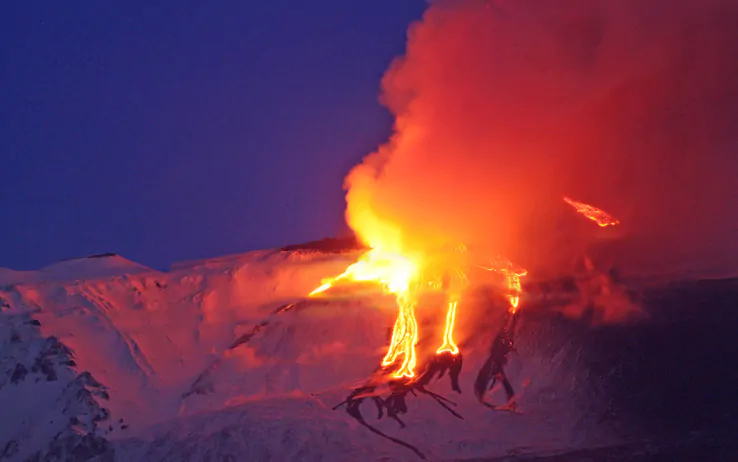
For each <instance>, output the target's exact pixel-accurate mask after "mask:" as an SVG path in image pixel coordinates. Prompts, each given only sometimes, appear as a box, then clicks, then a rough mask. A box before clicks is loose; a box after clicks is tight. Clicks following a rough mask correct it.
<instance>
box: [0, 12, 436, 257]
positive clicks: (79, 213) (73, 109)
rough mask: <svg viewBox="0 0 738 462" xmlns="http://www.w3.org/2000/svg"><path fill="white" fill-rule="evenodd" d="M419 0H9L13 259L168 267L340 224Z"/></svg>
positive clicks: (7, 169) (7, 194)
mask: <svg viewBox="0 0 738 462" xmlns="http://www.w3.org/2000/svg"><path fill="white" fill-rule="evenodd" d="M425 7H426V3H425V1H423V0H401V1H397V0H374V1H372V2H347V1H346V0H318V1H313V2H305V1H297V0H270V1H268V2H243V1H235V0H227V1H222V2H216V3H215V4H213V3H207V2H205V3H203V2H192V1H186V0H185V1H176V2H175V1H170V0H167V1H158V2H140V1H134V2H123V3H118V4H116V5H111V4H110V3H109V2H99V1H88V0H84V1H83V0H80V1H76V2H72V4H68V5H64V6H63V5H61V4H60V2H54V1H48V0H47V1H36V2H10V3H9V4H8V5H4V6H3V11H2V14H1V15H0V35H1V37H2V42H3V43H4V44H5V46H4V47H2V49H1V50H0V57H1V58H0V59H1V60H2V63H3V66H2V69H1V70H0V117H1V120H0V153H2V172H3V176H2V182H0V208H1V209H2V211H3V215H2V217H3V223H2V226H1V227H0V243H1V244H0V267H10V268H14V269H35V268H38V267H41V266H44V265H46V264H49V263H51V262H53V261H55V260H58V259H62V258H68V257H73V256H81V255H85V254H90V253H98V252H117V253H120V254H121V255H123V256H125V257H127V258H129V259H132V260H134V261H138V262H140V263H143V264H146V265H149V266H152V267H155V268H165V267H167V266H168V264H169V263H171V262H172V261H175V260H182V259H190V258H201V257H209V256H218V255H221V254H227V253H233V252H242V251H246V250H250V249H256V248H265V247H270V246H277V245H281V244H288V243H294V242H299V241H302V240H309V239H314V238H320V237H323V236H325V235H331V234H335V233H336V232H337V231H339V230H341V229H342V228H343V226H344V225H343V211H344V197H343V191H342V182H343V178H344V176H345V174H346V173H347V172H348V170H349V169H350V167H351V166H352V165H354V164H355V163H357V162H358V161H360V159H361V158H362V157H363V156H364V155H365V154H367V153H368V152H371V151H372V150H373V149H374V148H376V146H377V145H378V144H380V143H382V142H383V141H385V140H386V139H387V136H388V134H389V131H390V126H391V122H392V119H391V116H390V115H389V113H388V112H387V110H386V109H384V108H383V107H381V106H380V104H379V102H378V99H377V98H378V96H377V95H378V92H379V82H380V79H381V76H382V74H383V73H384V71H385V70H386V69H387V67H388V65H389V63H390V62H391V60H392V58H394V57H395V56H397V55H399V54H401V53H402V52H403V51H404V46H405V38H406V29H407V26H408V24H409V23H410V22H411V21H414V20H416V19H419V18H420V17H421V15H422V12H423V10H424V8H425Z"/></svg>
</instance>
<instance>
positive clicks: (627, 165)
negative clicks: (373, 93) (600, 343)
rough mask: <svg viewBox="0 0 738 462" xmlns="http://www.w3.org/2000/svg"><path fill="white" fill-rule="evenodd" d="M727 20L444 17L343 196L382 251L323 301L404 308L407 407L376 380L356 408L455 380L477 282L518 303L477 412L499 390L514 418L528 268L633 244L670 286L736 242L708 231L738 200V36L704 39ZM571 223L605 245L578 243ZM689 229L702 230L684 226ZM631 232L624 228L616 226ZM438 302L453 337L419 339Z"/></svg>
mask: <svg viewBox="0 0 738 462" xmlns="http://www.w3.org/2000/svg"><path fill="white" fill-rule="evenodd" d="M722 14H726V15H727V17H733V18H735V17H736V12H735V10H734V9H731V8H729V7H728V3H727V2H722V1H710V2H702V1H696V0H679V1H676V2H672V1H669V2H666V1H652V2H635V1H629V0H626V1H611V0H600V1H584V0H566V1H563V2H557V3H556V4H553V3H551V2H542V1H534V0H527V1H520V2H507V1H494V0H492V1H471V0H469V1H436V2H432V5H431V7H430V8H429V9H428V10H427V12H426V13H425V15H424V17H423V20H422V21H420V22H419V23H417V24H414V25H413V26H412V27H411V28H410V30H409V33H408V42H407V51H406V54H405V56H403V57H401V58H398V59H397V60H396V61H395V62H394V63H393V64H392V66H391V67H390V69H389V70H388V71H387V73H386V74H385V76H384V78H383V80H382V90H383V92H382V101H383V102H384V104H385V105H386V106H387V107H388V108H389V109H390V111H391V112H392V113H393V115H394V116H395V126H394V133H393V135H392V137H391V138H390V140H389V141H388V142H387V143H386V144H384V145H382V146H381V147H380V148H379V149H378V150H377V151H376V152H375V153H372V154H370V155H368V156H367V157H366V158H365V159H364V160H363V162H362V163H361V164H360V165H358V166H356V167H355V168H354V169H353V170H352V171H351V172H350V173H349V175H348V177H347V178H346V181H345V187H346V190H347V194H346V202H347V209H346V220H347V222H348V224H349V226H350V227H351V228H352V229H353V231H354V232H355V233H356V235H357V237H358V238H359V240H360V241H361V242H363V243H364V244H366V245H367V247H368V248H369V249H370V250H368V251H367V252H366V253H364V254H363V255H362V256H361V257H360V258H359V259H358V261H357V262H355V263H354V264H352V265H350V266H349V267H348V268H347V269H346V270H345V271H344V272H343V273H342V274H339V275H337V276H334V277H331V278H328V279H326V280H324V281H323V284H322V285H321V286H320V287H318V288H316V289H315V290H314V291H313V292H312V293H311V294H310V295H311V296H325V295H326V294H327V292H328V291H329V289H331V288H332V287H334V286H335V285H337V284H340V283H341V282H342V281H364V282H374V283H377V284H379V285H380V286H381V287H382V288H383V290H384V291H385V292H386V293H389V294H393V295H394V296H395V299H396V302H397V309H398V313H397V318H396V322H395V324H394V328H393V330H392V335H391V340H390V343H389V346H388V349H387V352H386V355H385V356H384V358H383V359H382V361H381V366H380V370H381V371H382V374H383V375H386V374H390V373H391V374H392V378H393V380H394V382H392V381H390V384H392V383H394V384H395V385H394V387H395V388H394V389H393V391H391V395H390V399H389V401H382V400H381V399H379V398H377V396H376V394H375V393H376V392H375V389H376V388H377V386H378V384H379V382H377V380H376V379H372V380H370V382H369V383H368V384H367V385H365V386H363V387H360V388H358V389H357V390H355V391H354V393H353V394H352V395H351V396H350V398H349V401H351V402H354V401H355V400H356V399H361V398H363V397H366V396H369V395H372V396H374V397H375V399H379V402H381V403H383V404H384V405H387V404H388V403H389V402H400V403H402V402H404V401H402V400H399V401H397V400H396V399H394V398H398V397H400V396H401V397H402V398H403V399H404V396H405V394H406V393H407V392H408V391H410V390H413V386H420V387H421V390H422V386H423V385H424V384H425V383H427V380H428V377H429V375H428V374H430V375H431V376H432V375H433V374H435V373H436V372H437V370H439V368H440V369H443V370H445V369H453V368H454V367H457V368H460V367H461V354H462V351H461V350H462V349H460V347H459V342H460V337H459V333H457V332H455V329H454V327H455V324H456V320H457V319H458V317H459V316H464V298H463V292H464V290H465V289H466V288H467V287H468V286H469V285H474V284H476V283H477V282H476V280H475V277H470V271H473V270H474V269H482V270H487V271H489V272H493V273H496V274H499V275H500V276H501V277H502V281H503V282H504V285H505V289H504V290H505V293H506V295H505V296H506V297H507V299H508V302H509V316H508V320H507V321H506V322H505V326H504V328H503V329H502V331H501V332H500V333H499V334H498V335H497V337H496V338H495V341H494V342H493V343H494V344H493V347H492V350H491V353H490V359H489V361H488V364H486V365H485V367H484V369H483V371H480V375H479V377H478V379H477V385H476V392H477V396H478V397H479V399H480V401H483V395H484V393H485V391H486V390H487V389H488V385H487V382H488V381H489V380H491V379H492V378H494V380H498V379H499V380H501V381H503V382H504V384H505V390H506V391H507V394H508V401H509V403H508V404H510V402H512V401H514V392H513V391H512V386H511V385H510V384H509V382H508V381H507V379H506V378H505V376H504V371H503V366H504V364H505V363H506V358H507V353H509V352H510V351H511V349H512V338H513V330H514V328H515V320H516V319H517V318H516V315H517V313H518V310H519V308H520V305H521V294H522V283H521V278H523V277H524V276H526V275H527V274H528V270H526V269H523V268H528V269H530V270H531V274H536V275H541V277H550V276H551V275H554V274H561V273H562V272H569V271H570V270H571V267H572V266H573V264H574V262H575V261H577V260H578V259H579V258H581V256H582V254H584V253H586V252H587V249H588V247H589V246H590V245H591V244H593V243H595V242H597V241H601V240H602V239H611V240H612V239H614V238H621V237H623V234H615V235H613V234H608V233H609V231H608V230H609V229H611V228H613V227H617V229H620V228H622V227H623V226H624V227H626V228H627V229H626V230H625V231H626V235H628V236H634V237H636V239H638V240H643V239H646V240H648V242H650V244H649V245H648V246H647V247H642V246H639V247H638V248H629V247H625V248H624V251H623V252H621V253H620V254H619V255H618V257H619V261H617V265H619V266H620V268H621V269H622V270H624V271H626V272H627V271H631V272H638V271H639V270H643V269H644V267H645V266H646V265H652V267H651V268H649V270H651V271H669V265H673V264H674V262H675V261H679V260H680V259H679V258H676V259H675V258H673V256H674V253H675V251H676V250H677V248H678V247H679V246H683V245H685V244H687V245H688V247H689V248H690V249H691V252H690V253H689V255H687V254H682V258H681V263H682V264H685V263H689V264H692V265H695V266H702V267H707V266H709V265H710V264H712V262H714V256H715V255H716V251H715V249H714V248H711V247H710V246H709V244H708V243H709V241H710V240H711V239H707V238H706V236H705V234H704V233H705V232H707V229H709V230H710V231H709V232H712V233H718V234H720V233H722V230H724V229H725V226H719V227H715V226H705V225H706V224H715V223H717V222H719V221H720V220H719V218H717V217H719V216H720V214H719V212H718V211H719V209H720V208H721V207H725V206H727V205H729V204H735V197H736V194H735V193H734V192H733V193H731V188H732V187H731V186H730V185H731V181H730V179H729V177H730V175H728V174H727V173H726V172H728V171H733V172H734V171H735V169H734V168H733V169H730V168H728V169H726V168H722V169H721V166H723V167H725V166H728V165H730V166H731V167H733V166H734V165H735V164H734V161H732V160H728V158H727V157H725V155H724V152H725V150H724V143H725V140H726V139H729V138H728V137H729V136H731V130H732V128H731V127H732V125H733V124H732V123H730V122H729V120H735V119H731V118H730V114H731V113H730V112H729V108H734V106H730V107H729V106H728V104H726V103H725V102H726V101H730V102H732V103H735V102H736V101H738V91H737V90H736V86H735V85H734V84H733V83H732V82H733V79H732V75H733V71H735V70H736V69H735V66H736V65H735V62H736V61H733V62H730V63H729V62H726V61H723V60H721V59H720V56H724V55H725V52H727V53H730V52H733V53H735V51H737V50H738V48H736V47H737V46H738V45H736V44H738V40H736V39H738V36H737V34H738V33H737V32H736V31H735V30H734V28H732V29H731V28H728V27H724V28H723V27H719V28H716V29H712V30H711V31H707V30H703V29H701V28H699V24H700V23H699V21H701V20H702V19H701V18H705V17H710V18H715V17H716V15H722ZM725 21H727V19H725V20H722V21H719V23H720V24H727V22H725ZM687 40H688V41H689V42H688V43H689V46H684V45H685V43H687V42H685V41H687ZM697 50H719V51H720V52H721V53H718V52H717V51H715V52H705V53H700V52H697ZM692 60H696V61H697V62H698V63H699V66H692V65H688V63H690V62H692ZM706 77H709V78H706ZM716 101H720V104H717V105H716V104H714V103H715V102H716ZM675 108H678V109H675ZM706 120H709V121H710V122H709V123H707V122H705V121H706ZM697 153H699V154H700V155H699V156H698V155H697ZM696 159H700V160H699V161H697V160H696ZM708 176H709V177H710V178H711V181H710V184H709V185H706V184H705V183H704V181H703V180H704V178H706V177H708ZM570 197H577V198H585V199H586V200H587V201H588V202H589V201H591V202H592V203H596V204H597V205H596V206H595V205H592V204H591V203H588V202H584V201H582V200H579V199H577V200H574V199H571V198H570ZM562 198H563V201H562ZM716 198H718V199H716ZM600 204H602V205H603V206H604V208H605V209H607V210H612V211H613V215H611V214H610V213H608V212H605V211H604V210H603V209H600V208H599V206H600ZM572 209H573V211H572ZM573 212H576V213H578V214H581V215H582V216H584V217H586V218H587V219H589V220H591V221H592V222H594V223H596V224H597V225H598V227H599V228H601V230H600V231H599V232H598V233H595V232H594V231H593V230H592V229H591V228H589V227H588V228H583V227H582V226H581V225H580V224H579V222H578V221H575V220H572V219H571V216H573V215H574V213H573ZM694 216H699V217H700V219H701V222H702V223H701V224H700V225H699V226H697V225H696V224H695V221H694V220H690V219H688V217H694ZM615 217H618V218H615ZM621 219H622V220H623V223H626V224H625V225H623V226H617V225H619V224H620V223H621V222H620V220H621ZM729 226H731V227H732V226H735V222H734V221H732V222H731V223H730V225H729ZM608 236H610V237H608ZM657 236H658V242H656V241H653V239H654V238H655V237H657ZM714 237H717V234H714ZM495 255H497V256H498V257H495V258H493V260H492V262H491V263H485V262H489V261H490V257H491V256H495ZM500 255H504V256H505V257H500ZM644 256H645V258H644ZM586 258H587V261H588V262H590V263H589V264H588V265H589V266H588V268H589V270H590V271H592V270H593V267H592V265H591V260H589V257H586ZM513 262H515V263H513ZM519 265H521V266H519ZM476 279H478V278H476ZM605 286H606V284H605V285H603V288H602V290H603V291H605V292H608V291H609V289H608V288H607V287H605ZM433 290H435V291H441V292H443V293H445V294H446V300H447V307H446V310H445V317H444V319H443V322H440V323H439V324H442V325H443V326H444V327H443V330H442V332H421V330H420V328H419V324H418V320H417V319H416V312H417V311H418V310H424V309H426V308H425V307H424V306H420V305H419V300H420V299H421V296H422V293H424V292H427V291H433ZM616 318H618V316H610V319H616ZM620 318H622V316H620ZM461 334H462V335H469V334H470V333H469V332H463V333H461ZM424 335H435V336H438V337H439V338H440V339H441V340H440V345H439V346H438V348H437V349H436V350H435V351H434V354H435V357H433V355H430V356H429V355H428V352H418V351H416V347H417V345H418V341H419V338H420V337H422V336H424ZM461 341H463V339H462V340H461ZM420 358H426V359H424V360H421V359H420ZM439 364H440V366H439ZM454 364H457V366H453V365H454ZM419 368H425V369H424V370H425V371H426V372H420V371H419ZM452 380H453V378H452ZM494 380H493V383H494ZM398 383H399V384H400V385H397V384H398ZM391 386H392V385H391ZM398 387H399V388H398ZM455 388H456V387H455ZM439 402H441V403H443V402H442V401H439ZM357 406H358V405H357ZM444 406H445V404H444ZM351 409H352V412H355V411H356V410H357V409H358V407H354V408H351ZM404 409H405V407H404V405H399V407H395V408H392V406H390V408H389V413H390V415H393V416H394V417H397V414H398V413H400V412H403V410H404Z"/></svg>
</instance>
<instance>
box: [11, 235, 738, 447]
mask: <svg viewBox="0 0 738 462" xmlns="http://www.w3.org/2000/svg"><path fill="white" fill-rule="evenodd" d="M355 257H356V252H355V251H353V250H352V251H349V252H323V251H320V250H315V249H309V250H308V251H302V250H300V249H299V248H296V249H289V250H276V251H262V252H253V253H249V254H243V255H234V256H228V257H222V258H218V259H212V260H206V261H199V262H188V263H182V264H179V265H175V266H173V268H172V270H171V271H170V272H166V273H162V272H156V271H150V270H145V271H144V270H140V268H138V269H137V270H136V271H134V272H133V273H131V274H125V273H124V274H119V273H115V272H113V273H109V272H106V271H107V270H108V269H109V268H110V266H111V265H104V268H103V269H104V270H105V271H102V275H101V276H100V277H97V276H94V275H92V276H91V277H90V278H89V279H83V280H80V279H76V278H71V279H69V278H65V279H57V280H39V281H37V282H34V283H17V284H14V285H10V286H4V287H3V288H2V289H1V290H0V307H1V308H2V310H1V311H0V341H1V342H2V356H1V357H0V366H1V367H2V369H0V371H1V372H2V375H0V405H2V406H3V409H10V410H12V415H13V416H14V418H13V419H7V420H5V421H4V422H3V423H2V424H0V460H27V459H28V458H29V457H30V458H31V459H30V460H33V457H35V458H36V459H35V460H93V459H94V460H117V461H141V460H153V461H158V460H192V461H204V460H256V459H258V460H270V459H272V460H287V459H290V460H297V459H299V460H325V459H329V460H335V459H345V460H348V459H351V460H380V459H381V460H408V459H413V458H417V455H415V454H413V452H411V451H410V450H409V449H408V448H407V447H403V446H402V445H399V444H395V443H393V442H391V441H389V440H387V439H384V438H381V437H380V436H378V435H376V434H374V433H372V432H370V431H369V430H368V429H367V428H366V427H364V426H362V425H360V424H359V423H358V422H357V421H356V420H354V419H353V418H352V417H351V416H349V415H348V414H347V413H346V410H345V408H338V409H336V410H333V409H332V408H333V407H334V406H335V405H337V404H338V403H340V402H341V401H343V400H344V399H345V398H346V395H347V394H348V393H349V392H350V390H351V388H353V387H355V386H357V385H360V384H361V383H363V382H364V381H365V380H366V379H367V378H368V377H369V376H370V375H371V374H372V373H373V371H375V369H376V367H377V365H378V364H379V362H380V360H381V358H382V356H383V355H384V353H385V351H386V350H385V349H386V345H387V342H388V335H389V334H390V329H391V326H392V323H393V322H394V317H395V315H396V306H395V302H394V300H393V299H392V298H391V297H387V296H385V295H383V294H381V293H378V292H377V291H372V290H362V291H361V292H355V293H354V292H351V293H347V294H345V295H344V296H341V297H338V296H337V297H334V298H332V299H305V294H306V293H308V292H309V291H310V290H312V289H313V288H314V287H316V286H317V285H318V284H319V283H320V280H321V278H323V277H325V276H327V275H331V274H335V273H336V272H338V271H341V270H342V269H343V268H344V267H345V266H346V265H347V264H348V263H350V262H351V261H353V259H354V258H355ZM106 258H108V257H106ZM84 266H86V265H84ZM112 266H113V267H120V265H112ZM125 267H130V265H127V264H126V265H125ZM139 270H140V271H139ZM653 297H654V298H653V299H654V300H662V299H663V294H662V295H655V296H653ZM660 297H661V298H660ZM696 300H699V298H696ZM436 302H437V301H434V300H432V299H428V300H424V301H423V303H422V304H421V305H422V307H421V308H419V310H418V320H419V323H420V330H421V333H422V335H421V338H420V343H419V345H418V351H419V353H420V354H421V356H422V355H425V354H429V352H432V351H435V348H436V347H437V345H436V343H437V341H438V335H440V332H442V326H439V325H438V320H439V319H442V316H441V317H440V318H439V316H438V310H437V309H436V308H434V306H435V305H436V304H437V303H436ZM550 303H551V302H546V301H545V300H541V301H539V302H535V301H533V299H531V300H528V301H527V302H526V304H525V305H524V306H525V308H524V311H523V317H522V318H521V320H520V323H519V325H518V331H517V334H516V347H517V353H516V354H513V356H512V358H511V362H510V365H509V366H508V367H507V372H508V376H509V378H510V380H511V382H512V383H513V385H514V387H515V388H516V389H517V391H518V394H519V405H520V408H521V409H522V411H523V412H522V414H510V413H504V412H495V411H491V410H489V409H488V408H486V407H484V406H481V405H480V404H479V403H478V402H477V401H476V399H475V398H474V396H473V393H472V392H471V391H472V384H473V382H474V379H475V376H476V374H477V372H478V371H479V370H480V368H481V366H482V363H483V362H484V361H485V359H486V357H487V354H488V351H489V347H490V342H491V340H492V337H493V336H494V335H495V333H496V332H497V331H498V330H499V328H500V326H501V324H502V322H503V316H504V313H505V311H506V301H505V300H504V298H502V297H501V296H500V295H496V294H495V293H494V292H489V291H485V290H480V291H477V292H475V293H473V294H470V295H469V296H468V297H465V299H464V304H463V306H462V307H461V311H460V313H459V320H458V323H457V332H458V333H459V339H457V340H458V341H459V343H460V347H461V348H462V351H463V354H464V367H463V370H462V373H461V376H460V382H461V387H462V393H461V394H460V395H459V394H456V393H453V392H452V391H451V388H450V384H449V382H448V378H446V377H444V378H442V379H440V380H439V381H436V382H432V383H430V384H429V386H428V388H429V390H431V391H433V392H435V393H439V394H441V395H443V396H445V397H447V398H449V399H451V400H453V401H454V402H455V403H456V404H455V405H453V409H454V410H455V412H457V413H458V414H459V415H461V417H463V419H459V418H457V417H454V416H453V415H452V414H451V413H449V412H448V411H447V410H446V409H444V408H443V407H441V406H440V405H439V404H438V403H437V402H436V401H434V400H433V399H431V398H430V397H429V396H427V395H419V396H412V395H408V397H407V404H408V413H407V414H406V415H403V417H402V419H403V420H404V422H405V423H406V424H407V427H406V428H400V427H399V425H398V424H397V422H395V421H393V420H392V419H386V418H385V419H382V420H378V419H377V418H376V417H377V416H376V415H375V414H376V409H375V408H374V406H373V404H372V403H371V401H370V400H367V401H366V402H365V403H364V405H363V407H362V408H361V410H362V412H363V414H364V416H365V418H366V419H367V422H369V423H370V424H371V425H373V426H375V427H376V428H377V429H379V430H380V431H382V432H384V433H386V434H388V435H390V436H392V437H393V438H399V439H401V440H402V441H404V442H405V443H407V444H411V445H412V446H414V447H415V448H417V450H418V451H419V452H420V453H422V454H423V455H424V456H426V457H428V458H430V459H441V460H450V459H474V458H485V457H487V458H488V457H496V456H502V455H505V454H518V455H521V454H550V453H552V452H556V451H561V450H571V449H572V448H586V447H598V446H613V445H619V444H624V443H627V442H630V441H633V440H634V439H638V438H643V437H647V436H648V435H650V433H647V432H646V430H649V431H650V429H651V427H649V426H648V425H647V424H643V425H641V423H640V421H639V420H638V419H639V418H640V417H641V416H640V415H639V414H637V413H636V414H633V409H632V408H631V407H629V405H628V402H629V401H630V398H631V396H628V399H623V395H622V393H621V392H620V391H619V388H618V386H620V385H621V384H627V386H628V388H632V383H630V382H628V380H630V379H632V377H630V376H632V375H633V374H634V372H637V373H638V374H643V371H640V370H638V371H634V370H633V369H632V368H631V369H628V364H629V362H628V361H631V359H629V358H630V356H629V355H631V354H632V351H630V350H629V349H628V348H627V345H629V344H632V342H634V341H636V340H635V339H636V337H633V335H638V336H640V337H637V338H646V339H647V338H650V336H651V335H652V334H651V333H650V332H651V331H648V330H644V329H643V328H639V329H635V330H634V329H632V328H631V327H627V326H626V327H614V328H606V329H605V330H602V328H600V329H599V330H596V329H592V328H588V327H587V326H586V325H585V324H584V323H582V322H581V321H571V320H567V319H565V318H563V317H562V316H561V315H559V314H557V313H558V311H560V310H554V309H552V307H551V306H549V305H550ZM655 306H656V305H655ZM714 309H715V308H714ZM434 310H435V311H434ZM654 313H655V314H656V315H659V312H658V311H654ZM715 313H718V311H717V310H716V309H715ZM666 318H667V319H671V318H669V316H666ZM649 322H653V321H649ZM655 332H657V333H658V335H660V336H661V337H658V338H661V339H663V338H664V337H663V335H669V332H661V331H660V330H658V329H657V330H656V331H655ZM659 332H660V333H659ZM644 336H646V337H644ZM608 338H611V339H613V342H610V343H608V342H607V341H605V339H608ZM645 345H648V343H643V344H641V347H640V348H641V350H643V351H649V350H647V349H646V350H644V346H645ZM650 354H651V355H652V356H653V355H656V354H657V352H656V351H655V350H654V351H651V352H650ZM658 354H661V353H658ZM662 362H663V360H662ZM667 364H668V363H667ZM628 370H630V372H629V373H628V374H626V373H625V372H624V371H628ZM723 373H725V372H724V371H723ZM624 377H629V378H628V380H626V378H624ZM651 380H653V376H652V377H651ZM666 388H668V384H666V385H664V386H663V389H666ZM645 389H648V388H645ZM500 395H501V393H500V392H499V391H494V392H493V393H492V395H491V396H490V399H491V400H493V401H496V402H501V401H502V400H503V399H504V398H502V397H501V396H500ZM641 402H648V401H641ZM731 415H732V414H731ZM728 421H730V419H728ZM660 428H663V425H661V427H660ZM692 430H694V428H690V429H689V431H692ZM675 431H676V430H675Z"/></svg>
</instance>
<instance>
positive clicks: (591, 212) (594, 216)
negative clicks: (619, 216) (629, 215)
mask: <svg viewBox="0 0 738 462" xmlns="http://www.w3.org/2000/svg"><path fill="white" fill-rule="evenodd" d="M564 201H565V202H566V203H567V204H569V205H571V206H572V207H574V208H575V209H576V211H577V213H581V214H582V215H584V216H585V217H587V218H589V219H590V220H592V221H594V222H595V223H597V224H598V225H599V226H600V227H602V228H604V227H606V226H615V225H617V224H618V223H620V221H618V220H616V219H615V218H613V217H612V216H610V215H609V214H608V213H606V212H605V211H603V210H600V209H598V208H597V207H593V206H591V205H589V204H585V203H584V202H577V201H575V200H572V199H569V198H568V197H564Z"/></svg>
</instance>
